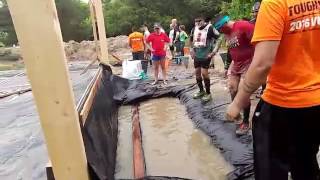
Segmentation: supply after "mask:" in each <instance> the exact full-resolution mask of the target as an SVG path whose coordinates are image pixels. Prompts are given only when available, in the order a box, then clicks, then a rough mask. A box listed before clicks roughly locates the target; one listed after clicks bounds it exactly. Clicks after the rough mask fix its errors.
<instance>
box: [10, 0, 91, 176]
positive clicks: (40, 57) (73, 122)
mask: <svg viewBox="0 0 320 180" xmlns="http://www.w3.org/2000/svg"><path fill="white" fill-rule="evenodd" d="M7 2H8V5H9V9H10V13H11V15H12V19H13V23H14V26H15V29H16V33H17V36H18V39H19V43H20V45H21V50H22V55H23V59H24V62H25V65H26V68H27V76H28V78H29V80H30V84H31V87H32V92H33V96H34V99H35V103H36V106H37V110H38V112H39V117H40V122H41V126H42V129H43V132H44V136H45V139H46V144H47V148H48V153H49V156H50V159H51V161H52V166H53V172H54V176H55V178H56V179H57V180H69V179H70V180H71V179H77V180H89V175H88V169H87V160H86V155H85V149H84V144H83V140H82V136H81V131H80V123H79V118H78V115H77V112H76V108H75V103H74V102H75V101H74V95H73V92H72V89H71V83H70V77H69V74H68V69H67V60H66V57H65V54H64V47H63V41H62V36H61V29H60V24H59V20H58V15H57V11H56V7H55V2H54V0H28V1H25V0H8V1H7Z"/></svg>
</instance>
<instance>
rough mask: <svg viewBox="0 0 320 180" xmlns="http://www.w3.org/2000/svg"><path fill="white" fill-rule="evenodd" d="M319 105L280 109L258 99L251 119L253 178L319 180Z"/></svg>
mask: <svg viewBox="0 0 320 180" xmlns="http://www.w3.org/2000/svg"><path fill="white" fill-rule="evenodd" d="M319 117H320V106H314V107H308V108H283V107H278V106H275V105H272V104H269V103H267V102H265V101H263V100H260V102H259V104H258V105H257V108H256V111H255V113H254V116H253V120H252V123H253V130H252V133H253V149H254V169H255V179H259V180H270V179H273V180H276V179H288V171H289V170H290V171H291V176H292V179H299V180H301V179H302V180H307V179H308V180H318V179H319V177H320V171H319V166H318V163H317V159H316V158H317V153H318V151H319V145H320V136H319V132H320V121H319Z"/></svg>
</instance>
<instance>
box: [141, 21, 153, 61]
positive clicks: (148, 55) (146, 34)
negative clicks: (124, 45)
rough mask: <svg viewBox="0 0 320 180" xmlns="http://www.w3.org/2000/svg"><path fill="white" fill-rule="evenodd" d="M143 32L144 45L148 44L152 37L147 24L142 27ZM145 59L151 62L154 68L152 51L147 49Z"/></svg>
mask: <svg viewBox="0 0 320 180" xmlns="http://www.w3.org/2000/svg"><path fill="white" fill-rule="evenodd" d="M142 31H143V39H144V44H147V42H146V40H147V38H148V37H149V35H150V31H149V29H148V26H147V25H146V24H144V25H142ZM144 59H145V60H147V61H149V62H150V66H152V60H151V51H150V50H149V49H147V51H146V53H145V57H144Z"/></svg>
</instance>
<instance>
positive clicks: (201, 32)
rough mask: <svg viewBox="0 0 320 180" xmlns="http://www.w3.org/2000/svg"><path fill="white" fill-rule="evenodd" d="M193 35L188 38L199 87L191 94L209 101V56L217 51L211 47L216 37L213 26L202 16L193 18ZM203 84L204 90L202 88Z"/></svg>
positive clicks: (195, 97) (210, 97)
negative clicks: (190, 43) (197, 90)
mask: <svg viewBox="0 0 320 180" xmlns="http://www.w3.org/2000/svg"><path fill="white" fill-rule="evenodd" d="M192 32H193V35H192V36H191V38H190V41H191V42H192V46H191V51H190V54H191V56H192V59H194V68H195V74H196V81H197V84H198V87H199V92H197V93H196V94H194V95H193V98H194V99H200V98H201V99H202V101H204V102H208V101H211V99H212V96H211V91H210V77H209V72H208V69H209V65H210V62H211V58H212V57H213V56H214V55H215V54H216V53H217V51H216V48H213V44H214V40H215V39H216V38H218V36H216V35H215V34H214V31H213V27H212V25H211V24H208V23H206V22H205V21H204V18H203V17H200V18H197V19H196V20H195V27H194V28H193V31H192ZM203 82H204V85H205V89H206V90H205V91H204V88H203Z"/></svg>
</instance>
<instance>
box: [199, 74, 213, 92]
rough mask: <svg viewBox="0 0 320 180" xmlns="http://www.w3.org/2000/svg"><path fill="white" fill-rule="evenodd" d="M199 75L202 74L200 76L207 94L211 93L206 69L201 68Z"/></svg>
mask: <svg viewBox="0 0 320 180" xmlns="http://www.w3.org/2000/svg"><path fill="white" fill-rule="evenodd" d="M201 75H202V78H203V81H204V85H205V88H206V92H207V94H211V92H210V77H209V72H208V69H205V68H201Z"/></svg>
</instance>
